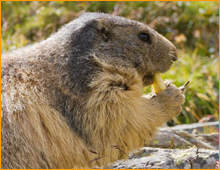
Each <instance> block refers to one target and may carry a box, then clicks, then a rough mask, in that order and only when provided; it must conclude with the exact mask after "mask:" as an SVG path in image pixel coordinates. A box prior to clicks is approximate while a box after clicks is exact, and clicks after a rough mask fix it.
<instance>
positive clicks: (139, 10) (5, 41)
mask: <svg viewBox="0 0 220 170" xmlns="http://www.w3.org/2000/svg"><path fill="white" fill-rule="evenodd" d="M86 11H90V12H106V13H110V14H113V15H120V16H124V17H126V18H130V19H134V20H137V21H141V22H144V23H146V24H148V25H149V26H150V27H152V28H154V29H155V30H157V31H158V32H159V33H161V34H162V35H164V36H165V37H167V38H168V39H169V40H170V41H172V42H173V43H174V44H175V45H176V46H177V48H178V51H179V60H178V61H177V62H175V63H174V65H173V66H172V68H171V69H170V70H169V71H168V72H167V73H165V74H164V75H163V78H164V79H169V80H172V81H173V83H174V84H176V85H177V86H181V85H183V84H184V83H185V82H186V81H187V80H190V81H191V82H190V84H189V85H188V90H187V92H186V102H185V104H184V105H183V111H182V113H181V114H180V115H179V116H178V117H176V118H174V119H173V120H172V121H170V122H169V124H170V125H175V124H182V123H193V122H198V121H200V122H201V121H206V120H204V117H206V118H211V119H215V120H218V115H219V114H218V108H219V107H218V105H219V77H218V70H219V57H218V56H219V39H218V38H219V2H211V1H210V2H62V1H57V2H38V1H33V2H1V14H2V16H1V34H2V36H1V52H7V51H10V50H14V49H16V48H19V47H23V46H26V45H28V44H32V43H34V42H39V41H41V40H44V39H45V38H47V37H48V36H49V35H50V34H51V33H53V32H56V31H57V30H58V29H59V28H60V27H61V26H62V25H64V24H65V23H68V22H69V21H71V20H72V19H74V18H76V17H77V16H79V15H80V14H81V13H83V12H86ZM149 91H151V87H147V88H145V92H149ZM202 118H203V119H202Z"/></svg>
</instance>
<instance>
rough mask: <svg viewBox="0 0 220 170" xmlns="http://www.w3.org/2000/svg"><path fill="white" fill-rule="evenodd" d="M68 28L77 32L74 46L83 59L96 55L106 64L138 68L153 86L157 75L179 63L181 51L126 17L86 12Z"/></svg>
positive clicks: (142, 76)
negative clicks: (153, 78)
mask: <svg viewBox="0 0 220 170" xmlns="http://www.w3.org/2000/svg"><path fill="white" fill-rule="evenodd" d="M66 28H67V29H69V30H71V31H70V32H72V31H73V30H74V34H73V35H71V36H72V40H73V43H72V46H73V47H74V48H75V49H77V51H78V52H79V53H80V54H83V53H84V55H81V56H86V55H87V54H88V55H91V54H95V55H96V56H97V57H99V58H100V59H102V60H105V62H108V63H114V65H117V64H118V65H119V66H120V67H122V66H125V67H128V68H129V67H130V68H135V69H136V70H137V71H138V74H139V75H140V76H141V78H142V79H143V83H144V84H145V85H149V84H151V83H152V76H153V74H154V73H156V72H166V71H167V70H168V69H169V68H170V66H171V65H172V63H173V61H175V60H177V50H176V48H175V46H174V45H173V44H172V43H171V42H170V41H169V40H167V39H166V38H164V37H163V36H161V35H160V34H159V33H157V32H156V31H154V30H153V29H151V28H150V27H149V26H147V25H145V24H143V23H140V22H136V21H133V20H129V19H126V18H123V17H118V16H112V15H108V14H102V13H85V14H83V15H82V16H80V17H79V18H78V19H76V20H74V21H73V22H71V23H70V24H68V25H67V26H66V27H65V29H66ZM77 32H79V33H78V34H77ZM85 53H86V54H85ZM88 55H87V56H88Z"/></svg>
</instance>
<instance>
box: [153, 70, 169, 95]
mask: <svg viewBox="0 0 220 170" xmlns="http://www.w3.org/2000/svg"><path fill="white" fill-rule="evenodd" d="M153 89H154V92H155V93H156V94H158V93H160V92H161V91H164V90H165V89H166V86H165V84H164V83H163V79H162V78H161V77H160V73H155V74H154V76H153Z"/></svg>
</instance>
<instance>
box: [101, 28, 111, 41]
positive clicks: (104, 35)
mask: <svg viewBox="0 0 220 170" xmlns="http://www.w3.org/2000/svg"><path fill="white" fill-rule="evenodd" d="M101 34H102V39H103V40H104V41H105V42H107V41H108V40H109V39H110V36H111V35H110V33H109V32H108V30H107V28H105V27H103V28H102V30H101Z"/></svg>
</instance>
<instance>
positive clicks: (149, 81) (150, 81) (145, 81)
mask: <svg viewBox="0 0 220 170" xmlns="http://www.w3.org/2000/svg"><path fill="white" fill-rule="evenodd" d="M142 81H143V85H144V86H149V85H151V84H153V74H146V75H145V76H143V78H142Z"/></svg>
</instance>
